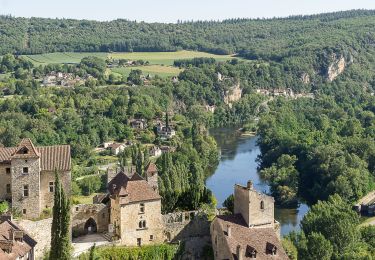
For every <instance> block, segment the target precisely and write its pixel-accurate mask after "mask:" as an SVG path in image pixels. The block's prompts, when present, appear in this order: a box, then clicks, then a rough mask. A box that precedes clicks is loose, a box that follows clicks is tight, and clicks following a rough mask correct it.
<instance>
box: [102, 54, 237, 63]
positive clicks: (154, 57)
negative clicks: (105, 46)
mask: <svg viewBox="0 0 375 260" xmlns="http://www.w3.org/2000/svg"><path fill="white" fill-rule="evenodd" d="M109 57H111V58H114V59H128V60H145V61H149V62H150V64H158V65H173V61H175V60H179V59H192V58H201V57H207V58H214V59H216V60H217V61H226V60H230V59H232V58H233V57H234V56H232V55H216V54H211V53H207V52H200V51H176V52H116V53H110V54H109Z"/></svg>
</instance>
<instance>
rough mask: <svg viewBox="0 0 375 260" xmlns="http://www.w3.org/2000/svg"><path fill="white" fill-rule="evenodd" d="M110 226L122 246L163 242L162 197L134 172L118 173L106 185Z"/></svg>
mask: <svg viewBox="0 0 375 260" xmlns="http://www.w3.org/2000/svg"><path fill="white" fill-rule="evenodd" d="M108 189H109V196H110V226H111V229H112V230H111V231H113V235H114V236H115V237H117V238H118V239H119V240H120V241H121V244H122V245H126V246H141V245H148V244H157V243H161V242H163V241H164V235H163V231H164V223H163V220H162V214H161V197H160V195H159V193H158V192H157V190H154V188H153V187H152V186H151V185H150V184H149V183H148V182H147V181H146V180H144V179H143V178H142V177H141V176H139V175H138V174H137V173H135V174H133V175H132V176H130V177H129V176H127V175H126V174H125V173H123V172H120V173H118V174H117V175H116V176H115V177H114V178H113V179H112V180H111V181H110V182H109V184H108Z"/></svg>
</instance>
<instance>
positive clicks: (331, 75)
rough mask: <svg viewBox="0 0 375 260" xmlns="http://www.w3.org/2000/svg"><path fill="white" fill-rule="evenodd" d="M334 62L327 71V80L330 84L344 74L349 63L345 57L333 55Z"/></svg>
mask: <svg viewBox="0 0 375 260" xmlns="http://www.w3.org/2000/svg"><path fill="white" fill-rule="evenodd" d="M332 59H333V61H332V62H331V63H330V64H329V66H328V69H327V79H328V81H329V82H332V81H334V80H335V79H336V78H337V76H339V75H340V74H341V73H343V72H344V70H345V68H346V66H347V63H346V61H345V58H344V56H342V55H340V56H337V55H336V54H333V55H332Z"/></svg>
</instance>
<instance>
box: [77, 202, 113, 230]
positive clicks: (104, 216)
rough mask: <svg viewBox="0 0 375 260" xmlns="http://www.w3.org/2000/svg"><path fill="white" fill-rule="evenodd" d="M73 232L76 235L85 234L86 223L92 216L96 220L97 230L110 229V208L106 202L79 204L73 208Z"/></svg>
mask: <svg viewBox="0 0 375 260" xmlns="http://www.w3.org/2000/svg"><path fill="white" fill-rule="evenodd" d="M71 212H72V232H73V235H74V236H79V235H83V234H85V233H86V232H85V224H86V222H87V220H89V219H90V218H92V219H93V220H95V223H96V226H97V232H98V233H102V232H105V231H108V224H109V209H108V207H107V205H104V204H79V205H73V206H72V209H71Z"/></svg>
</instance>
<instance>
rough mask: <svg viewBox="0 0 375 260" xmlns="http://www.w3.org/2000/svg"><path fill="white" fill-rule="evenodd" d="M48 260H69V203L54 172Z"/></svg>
mask: <svg viewBox="0 0 375 260" xmlns="http://www.w3.org/2000/svg"><path fill="white" fill-rule="evenodd" d="M52 213H53V219H52V228H51V251H50V255H49V259H50V260H56V259H59V260H69V259H71V254H70V253H71V248H70V247H71V245H70V202H69V198H67V196H66V195H65V192H64V188H63V187H62V185H61V182H60V179H59V175H58V173H57V171H55V193H54V205H53V209H52Z"/></svg>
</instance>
